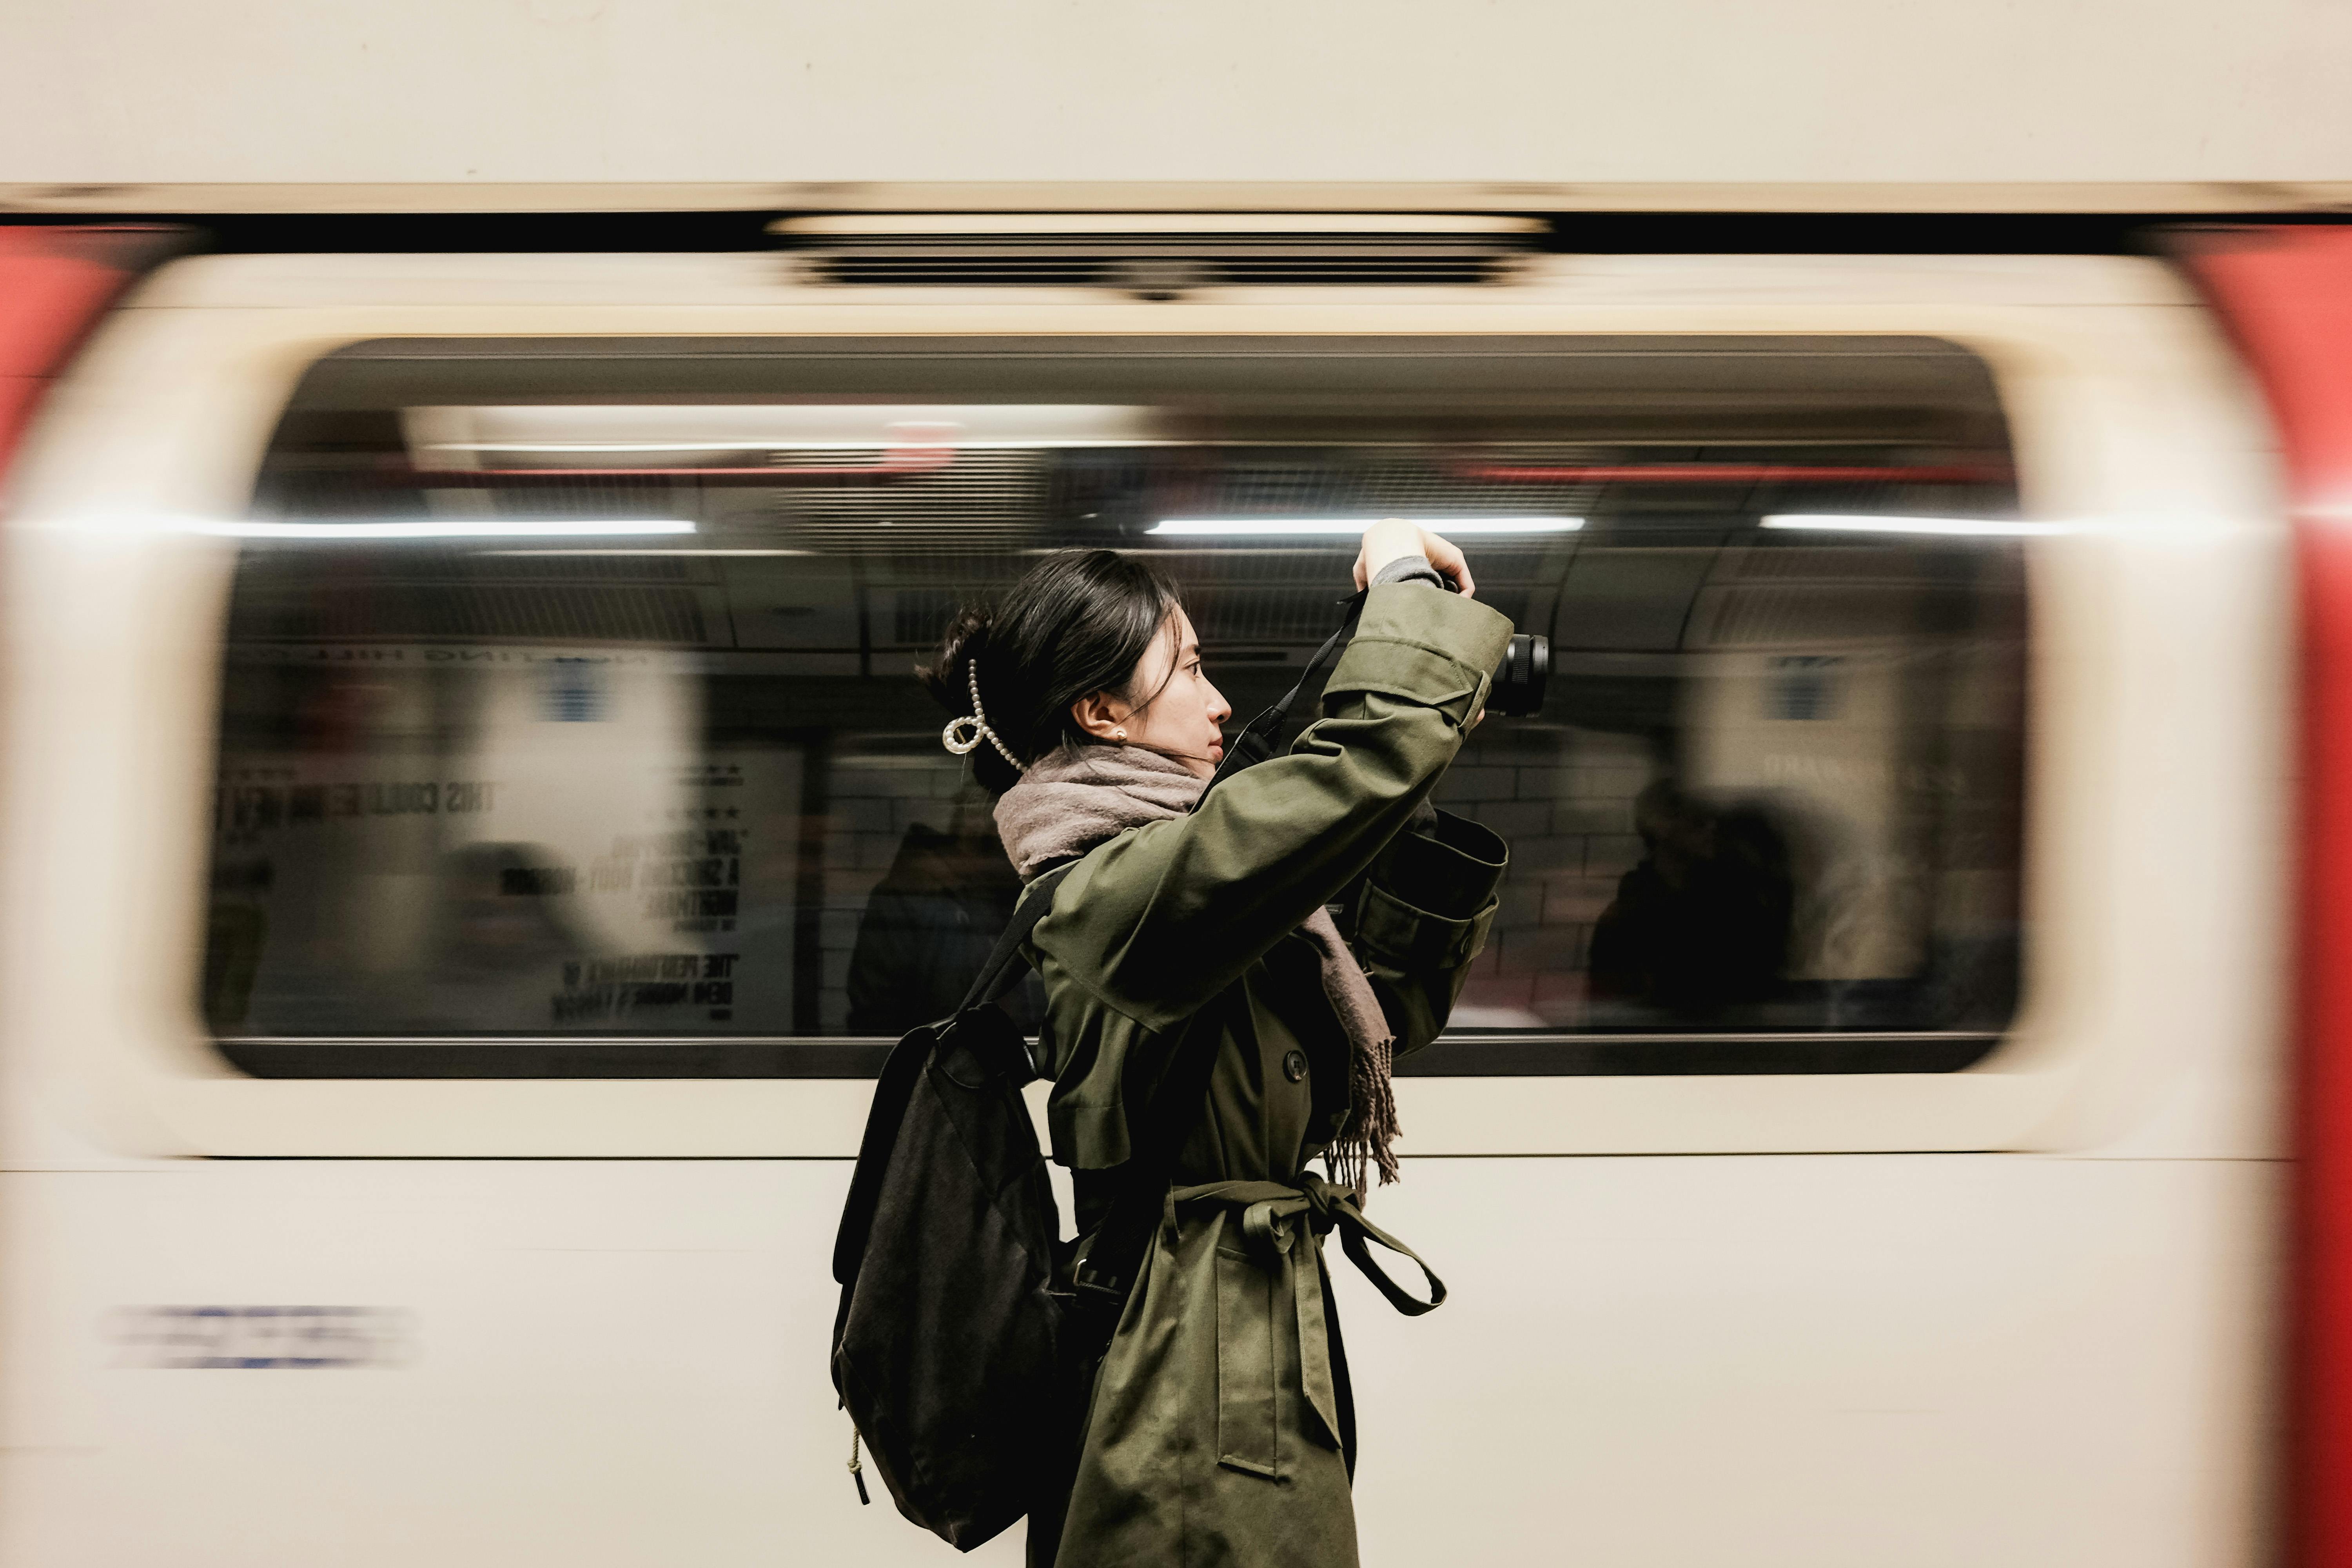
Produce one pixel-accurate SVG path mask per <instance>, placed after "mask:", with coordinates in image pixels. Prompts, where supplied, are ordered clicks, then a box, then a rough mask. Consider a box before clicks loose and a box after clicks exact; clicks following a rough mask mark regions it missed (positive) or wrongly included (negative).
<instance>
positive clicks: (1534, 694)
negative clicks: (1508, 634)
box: [1486, 632, 1551, 719]
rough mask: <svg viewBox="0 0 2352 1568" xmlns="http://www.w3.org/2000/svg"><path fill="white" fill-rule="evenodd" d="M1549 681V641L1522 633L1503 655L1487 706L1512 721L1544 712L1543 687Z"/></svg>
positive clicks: (1545, 638)
mask: <svg viewBox="0 0 2352 1568" xmlns="http://www.w3.org/2000/svg"><path fill="white" fill-rule="evenodd" d="M1549 679H1551V639H1550V638H1549V637H1538V636H1536V635H1535V634H1533V633H1531V632H1521V633H1520V634H1519V635H1518V636H1517V637H1513V638H1512V639H1511V646H1510V647H1507V648H1506V649H1504V651H1503V664H1502V668H1499V669H1497V670H1496V671H1495V684H1494V689H1492V690H1490V691H1488V692H1487V694H1486V706H1488V707H1489V708H1492V709H1493V710H1495V711H1496V712H1497V713H1501V714H1505V715H1507V716H1508V717H1510V718H1513V719H1525V718H1527V717H1528V716H1529V715H1530V714H1534V713H1539V712H1541V711H1542V710H1543V700H1544V683H1545V682H1546V681H1548V680H1549Z"/></svg>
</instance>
